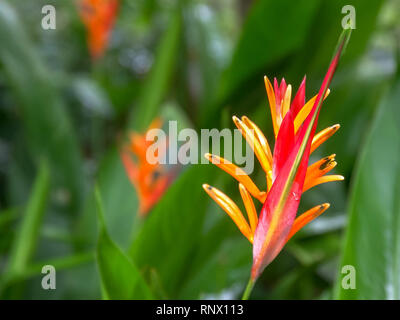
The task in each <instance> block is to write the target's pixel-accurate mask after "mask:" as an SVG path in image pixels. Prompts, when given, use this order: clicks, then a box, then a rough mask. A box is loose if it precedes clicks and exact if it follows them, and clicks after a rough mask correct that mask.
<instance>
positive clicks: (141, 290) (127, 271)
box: [96, 190, 152, 299]
mask: <svg viewBox="0 0 400 320" xmlns="http://www.w3.org/2000/svg"><path fill="white" fill-rule="evenodd" d="M96 203H97V212H98V221H99V225H100V227H99V228H100V231H99V238H98V243H97V263H98V267H99V270H100V276H101V281H102V288H103V293H104V294H105V298H106V299H151V298H152V294H151V292H150V289H149V288H148V286H147V284H146V282H145V281H144V279H143V278H142V275H141V274H140V272H139V270H138V269H137V268H136V267H135V265H134V264H133V263H132V262H131V261H130V260H129V258H128V257H127V256H126V255H125V254H124V253H123V252H122V251H121V249H119V248H118V247H117V246H116V245H115V244H114V242H113V241H112V240H111V239H110V237H109V235H108V233H107V230H106V227H105V223H104V212H103V205H102V200H101V196H100V191H99V190H97V191H96Z"/></svg>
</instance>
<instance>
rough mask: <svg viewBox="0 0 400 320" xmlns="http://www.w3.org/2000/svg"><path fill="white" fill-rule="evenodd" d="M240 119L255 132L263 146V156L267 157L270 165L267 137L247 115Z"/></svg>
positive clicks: (270, 157) (269, 149)
mask: <svg viewBox="0 0 400 320" xmlns="http://www.w3.org/2000/svg"><path fill="white" fill-rule="evenodd" d="M242 121H243V122H244V124H245V125H246V126H248V127H249V128H250V129H253V130H254V132H255V134H256V138H257V139H258V141H259V142H260V144H261V146H262V148H263V151H264V153H265V156H266V157H267V159H268V161H269V163H270V165H271V167H272V152H271V148H270V147H269V143H268V140H267V138H266V137H265V136H264V134H263V133H262V131H261V130H260V128H259V127H258V126H257V125H256V124H255V123H254V122H253V121H251V120H250V119H249V118H248V117H246V116H243V117H242Z"/></svg>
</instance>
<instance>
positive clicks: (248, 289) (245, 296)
mask: <svg viewBox="0 0 400 320" xmlns="http://www.w3.org/2000/svg"><path fill="white" fill-rule="evenodd" d="M254 284H255V281H254V280H253V279H252V278H251V277H250V279H249V282H248V283H247V286H246V289H245V290H244V292H243V297H242V300H248V299H249V297H250V294H251V291H252V290H253V287H254Z"/></svg>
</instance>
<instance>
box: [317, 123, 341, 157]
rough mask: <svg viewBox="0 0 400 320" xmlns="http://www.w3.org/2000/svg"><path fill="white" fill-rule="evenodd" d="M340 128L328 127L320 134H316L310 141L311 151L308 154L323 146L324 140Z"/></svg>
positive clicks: (338, 125)
mask: <svg viewBox="0 0 400 320" xmlns="http://www.w3.org/2000/svg"><path fill="white" fill-rule="evenodd" d="M339 128H340V124H335V125H333V126H331V127H328V128H326V129H324V130H322V131H320V132H318V133H317V134H316V135H315V136H314V139H313V141H312V144H311V151H310V153H312V152H314V150H315V149H317V148H318V147H319V146H320V145H321V144H323V143H324V142H325V141H326V140H328V139H329V138H330V137H332V136H333V134H334V133H335V132H336V131H338V130H339Z"/></svg>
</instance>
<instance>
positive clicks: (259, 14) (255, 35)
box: [203, 0, 319, 116]
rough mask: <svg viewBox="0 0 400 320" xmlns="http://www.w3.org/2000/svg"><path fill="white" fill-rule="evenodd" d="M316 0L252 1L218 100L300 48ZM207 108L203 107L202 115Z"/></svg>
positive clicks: (208, 111)
mask: <svg viewBox="0 0 400 320" xmlns="http://www.w3.org/2000/svg"><path fill="white" fill-rule="evenodd" d="M318 4H319V0H311V1H310V0H300V1H288V0H285V1H275V0H260V1H257V2H255V3H254V5H253V7H252V8H251V10H250V12H249V14H248V16H247V19H246V22H245V24H244V27H243V31H242V35H241V38H240V40H239V42H238V44H237V47H236V50H235V52H234V55H233V58H232V62H231V65H230V66H229V68H228V69H227V71H226V72H225V74H224V75H223V77H222V80H221V83H220V88H219V92H218V103H223V102H225V100H227V98H228V97H230V96H231V95H237V93H238V91H237V90H238V88H239V87H240V86H241V85H243V83H244V82H246V81H248V80H249V79H250V78H252V77H254V75H257V74H259V75H260V78H259V79H260V81H261V82H262V75H263V74H264V73H265V68H266V67H267V66H268V65H269V64H271V63H274V62H278V61H279V60H281V59H283V58H284V57H286V56H288V55H289V54H290V53H292V52H293V51H295V50H296V49H298V48H300V47H301V46H302V44H303V42H304V40H305V38H306V36H307V34H308V31H309V27H310V25H311V20H312V17H313V15H314V14H315V12H316V9H317V8H318ZM262 70H264V72H263V71H262ZM207 115H208V116H210V115H211V110H209V109H208V108H207V109H206V110H204V114H203V116H207Z"/></svg>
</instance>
